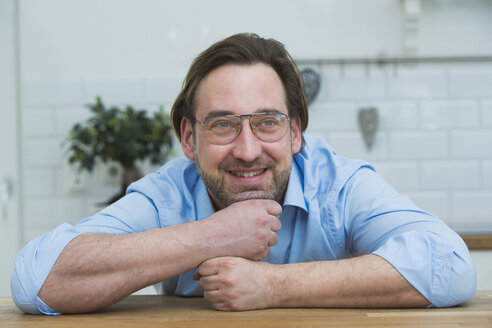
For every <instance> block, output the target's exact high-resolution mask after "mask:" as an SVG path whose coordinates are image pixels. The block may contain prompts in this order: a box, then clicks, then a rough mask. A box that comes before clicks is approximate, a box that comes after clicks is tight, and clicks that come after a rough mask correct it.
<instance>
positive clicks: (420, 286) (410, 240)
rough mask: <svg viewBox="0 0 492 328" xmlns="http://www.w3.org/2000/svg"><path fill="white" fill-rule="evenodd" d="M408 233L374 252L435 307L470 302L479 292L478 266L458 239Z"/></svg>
mask: <svg viewBox="0 0 492 328" xmlns="http://www.w3.org/2000/svg"><path fill="white" fill-rule="evenodd" d="M456 237H457V238H453V239H452V240H450V239H449V238H447V237H445V236H442V235H439V234H436V233H434V232H429V231H407V232H404V233H402V234H399V235H397V236H394V237H391V238H390V239H389V240H387V241H386V242H385V243H384V245H383V246H382V247H380V248H379V249H377V250H376V251H374V252H373V254H376V255H378V256H380V257H382V258H384V259H385V260H386V261H388V262H389V263H391V265H393V266H394V267H395V268H396V270H398V272H400V274H401V275H402V276H403V277H405V279H406V280H407V281H408V282H409V283H410V284H411V285H412V286H413V287H415V289H417V290H418V291H419V292H420V293H421V294H422V296H424V297H425V298H426V299H427V300H428V301H429V302H431V303H432V305H431V306H432V307H448V306H454V305H458V304H461V303H463V302H466V301H467V300H469V299H471V298H472V297H473V296H474V295H475V291H476V272H475V265H474V264H473V261H472V259H471V256H470V253H469V251H468V249H467V248H466V245H465V244H464V242H463V241H462V240H461V238H460V237H459V236H456Z"/></svg>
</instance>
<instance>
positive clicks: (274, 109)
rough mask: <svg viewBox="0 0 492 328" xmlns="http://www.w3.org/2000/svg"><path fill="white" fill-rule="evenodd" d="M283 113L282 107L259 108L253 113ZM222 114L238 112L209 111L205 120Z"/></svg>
mask: <svg viewBox="0 0 492 328" xmlns="http://www.w3.org/2000/svg"><path fill="white" fill-rule="evenodd" d="M270 112H273V113H282V111H281V110H280V109H276V108H259V109H257V110H255V111H254V112H252V114H253V113H270ZM222 115H237V114H236V113H234V112H232V111H230V110H213V111H211V112H208V114H207V116H205V120H206V119H208V118H211V117H216V116H222Z"/></svg>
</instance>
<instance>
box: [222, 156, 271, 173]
mask: <svg viewBox="0 0 492 328" xmlns="http://www.w3.org/2000/svg"><path fill="white" fill-rule="evenodd" d="M252 167H262V168H273V167H275V161H274V160H272V159H261V158H257V159H255V160H254V161H251V162H246V161H244V160H242V159H238V158H235V159H231V160H226V161H223V162H222V163H220V165H219V169H222V170H225V171H231V170H237V169H250V168H252Z"/></svg>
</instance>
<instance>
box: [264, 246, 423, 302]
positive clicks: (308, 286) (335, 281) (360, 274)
mask: <svg viewBox="0 0 492 328" xmlns="http://www.w3.org/2000/svg"><path fill="white" fill-rule="evenodd" d="M270 275H271V278H272V279H271V283H272V285H271V291H270V292H271V300H270V301H271V303H272V307H352V308H353V307H359V308H362V307H384V308H387V307H424V306H427V305H429V301H427V300H426V299H425V298H424V297H423V296H422V295H421V294H420V293H419V292H418V291H417V290H416V289H415V288H414V287H413V286H412V285H410V284H409V283H408V281H407V280H405V278H404V277H403V276H402V275H401V274H400V273H399V272H398V271H397V270H396V269H395V268H394V267H393V266H392V265H391V264H389V263H388V262H386V261H385V260H384V259H382V258H380V257H379V256H376V255H365V256H361V257H357V258H353V259H347V260H338V261H324V262H310V263H296V264H285V265H277V266H275V267H274V268H271V270H270Z"/></svg>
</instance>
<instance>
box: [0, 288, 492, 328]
mask: <svg viewBox="0 0 492 328" xmlns="http://www.w3.org/2000/svg"><path fill="white" fill-rule="evenodd" d="M361 326H364V327H419V328H422V327H429V328H431V327H432V328H438V327H488V328H490V327H492V291H480V292H478V293H477V295H476V296H475V298H474V299H473V300H472V301H470V302H468V303H467V304H465V305H462V306H458V307H454V308H448V309H375V310H366V309H268V310H258V311H246V312H220V311H215V310H212V309H211V308H210V307H209V305H208V303H207V302H206V301H205V300H204V299H202V298H179V297H174V296H130V297H128V298H126V299H124V300H123V301H121V302H119V303H117V304H115V305H113V306H110V307H108V308H106V309H104V310H102V311H99V312H96V313H91V314H76V315H62V316H56V317H51V316H43V315H28V314H22V313H21V312H20V311H19V310H18V309H17V308H16V307H15V305H14V303H13V302H12V300H11V299H10V298H0V327H2V328H9V327H39V328H43V327H54V328H56V327H84V328H86V327H101V328H103V327H104V328H111V327H142V328H145V327H205V328H206V327H303V328H307V327H361Z"/></svg>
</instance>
